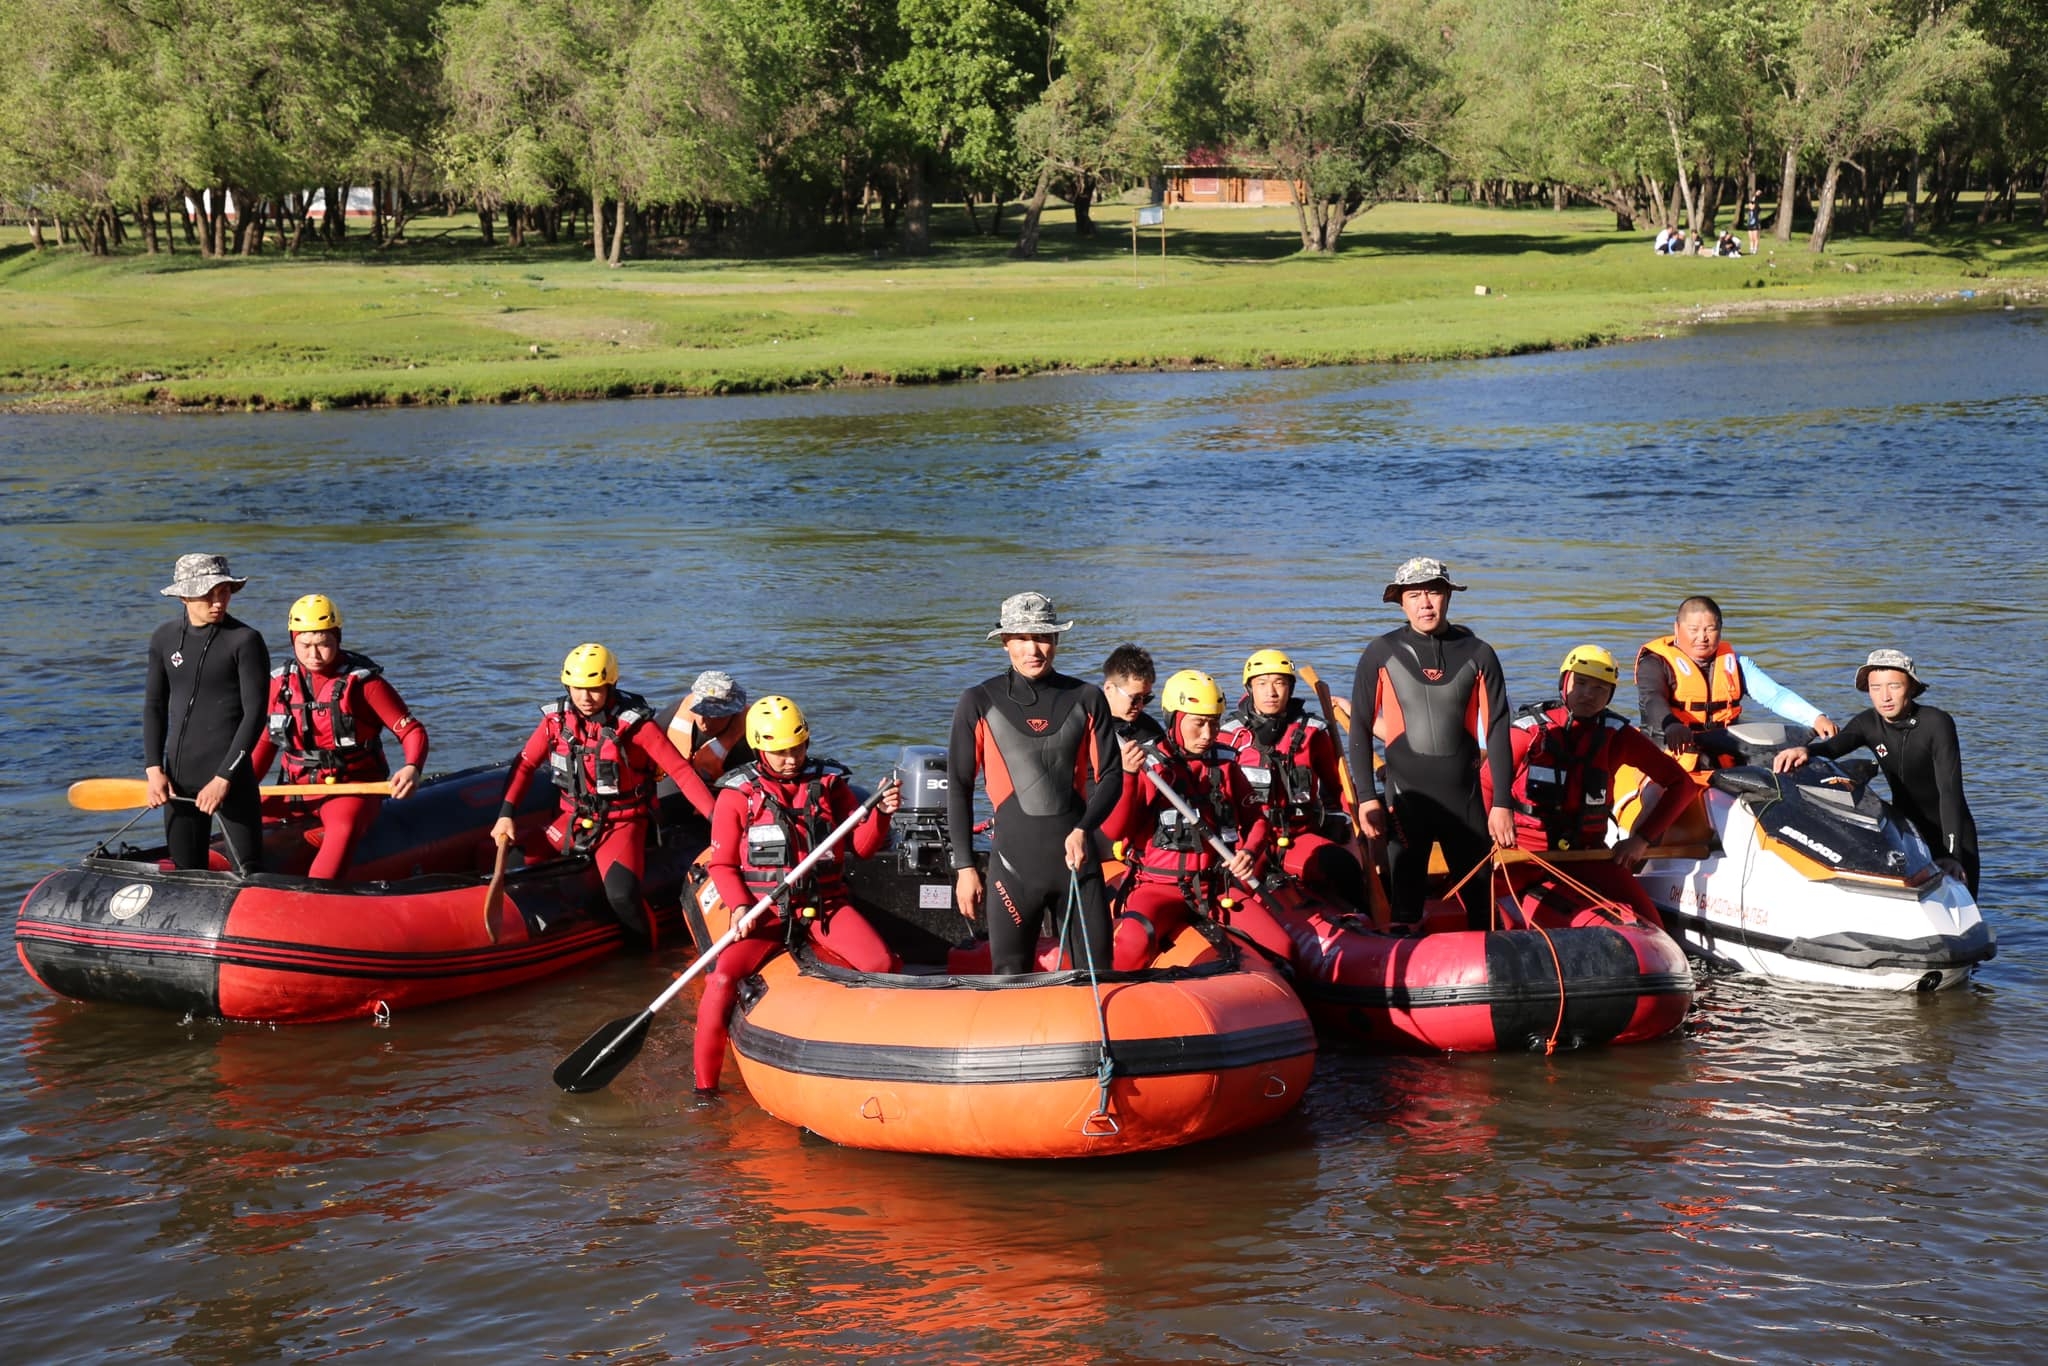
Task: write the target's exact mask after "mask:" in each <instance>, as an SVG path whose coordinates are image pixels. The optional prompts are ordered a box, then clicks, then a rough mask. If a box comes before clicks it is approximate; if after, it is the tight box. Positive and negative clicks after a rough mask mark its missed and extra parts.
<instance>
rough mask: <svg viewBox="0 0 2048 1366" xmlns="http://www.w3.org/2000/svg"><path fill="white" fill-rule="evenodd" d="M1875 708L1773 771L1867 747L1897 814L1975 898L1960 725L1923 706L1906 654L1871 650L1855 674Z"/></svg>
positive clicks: (1783, 757) (1780, 761) (1973, 837)
mask: <svg viewBox="0 0 2048 1366" xmlns="http://www.w3.org/2000/svg"><path fill="white" fill-rule="evenodd" d="M1856 686H1857V687H1858V688H1859V689H1861V690H1863V691H1865V692H1867V693H1868V694H1869V696H1870V706H1869V707H1868V708H1866V709H1865V710H1863V711H1860V712H1857V713H1856V714H1855V715H1854V716H1852V717H1850V718H1849V724H1848V725H1846V726H1843V727H1842V728H1841V729H1840V730H1838V731H1836V732H1835V733H1834V734H1833V735H1831V736H1828V737H1827V738H1825V739H1821V740H1815V741H1814V742H1813V743H1811V744H1809V745H1806V746H1804V747H1803V748H1800V747H1795V748H1792V749H1787V750H1781V751H1779V752H1778V753H1777V754H1775V755H1773V756H1772V757H1771V767H1772V768H1773V769H1775V770H1776V771H1777V772H1779V773H1789V772H1791V771H1792V770H1793V769H1795V768H1797V767H1799V766H1800V765H1801V764H1803V763H1805V762H1806V761H1807V759H1808V758H1815V759H1839V758H1841V757H1842V756H1843V755H1844V754H1848V753H1850V752H1852V751H1854V750H1857V749H1862V748H1868V749H1869V750H1870V751H1871V753H1873V754H1875V755H1876V756H1877V766H1878V767H1879V768H1880V769H1882V770H1883V771H1884V780H1885V782H1886V783H1887V784H1888V785H1890V787H1891V790H1892V807H1893V809H1894V810H1896V811H1897V812H1898V813H1899V814H1900V815H1902V816H1904V817H1905V818H1906V819H1907V820H1909V821H1911V822H1912V823H1913V828H1914V829H1916V830H1918V831H1919V832H1920V835H1921V838H1923V839H1925V840H1926V841H1927V845H1928V847H1929V848H1930V849H1932V850H1933V851H1934V858H1935V862H1937V863H1939V864H1940V865H1941V866H1942V870H1943V871H1944V872H1946V873H1947V874H1948V875H1949V876H1950V877H1955V878H1960V879H1961V880H1962V883H1963V885H1964V886H1965V887H1968V888H1969V889H1970V897H1971V899H1972V900H1975V899H1976V896H1977V873H1978V860H1977V821H1976V818H1975V817H1973V816H1971V815H1970V804H1969V802H1968V801H1966V800H1964V798H1963V750H1962V746H1961V745H1960V744H1959V743H1958V742H1957V740H1956V723H1955V718H1954V717H1952V716H1950V715H1949V714H1948V713H1947V712H1945V711H1942V710H1940V709H1939V708H1937V707H1923V706H1921V705H1920V703H1919V701H1918V700H1917V699H1918V698H1919V696H1920V694H1921V693H1923V692H1926V691H1927V684H1926V683H1924V682H1923V681H1921V678H1920V675H1919V673H1918V672H1916V671H1915V670H1914V668H1913V657H1912V656H1911V655H1909V654H1907V653H1906V652H1905V651H1903V650H1872V651H1871V652H1870V657H1869V658H1868V659H1866V660H1865V661H1864V662H1863V667H1862V668H1860V669H1858V670H1857V671H1856Z"/></svg>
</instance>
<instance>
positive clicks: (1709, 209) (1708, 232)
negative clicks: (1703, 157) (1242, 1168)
mask: <svg viewBox="0 0 2048 1366" xmlns="http://www.w3.org/2000/svg"><path fill="white" fill-rule="evenodd" d="M1699 199H1700V217H1699V228H1698V230H1697V232H1696V234H1695V235H1696V236H1698V237H1699V238H1700V240H1702V241H1705V240H1706V239H1708V238H1710V237H1712V236H1714V220H1716V219H1718V218H1719V217H1720V216H1721V175H1720V172H1718V171H1717V170H1715V168H1714V167H1713V166H1712V165H1711V164H1709V163H1707V162H1704V161H1703V162H1701V163H1700V188H1699Z"/></svg>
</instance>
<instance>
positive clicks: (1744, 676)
mask: <svg viewBox="0 0 2048 1366" xmlns="http://www.w3.org/2000/svg"><path fill="white" fill-rule="evenodd" d="M1744 698H1754V699H1755V700H1756V703H1757V705H1758V706H1760V707H1763V708H1764V709H1765V710H1766V711H1773V712H1776V713H1777V714H1778V715H1780V716H1782V717H1784V718H1785V719H1786V720H1787V721H1790V722H1792V723H1793V724H1794V725H1800V726H1811V727H1812V728H1813V733H1814V734H1815V735H1818V736H1819V737H1821V738H1822V739H1826V738H1827V737H1828V736H1830V735H1833V734H1834V733H1835V723H1834V722H1832V721H1830V720H1828V718H1827V717H1825V716H1823V715H1822V714H1821V710H1820V708H1819V707H1816V706H1814V705H1813V704H1812V703H1811V702H1808V701H1807V700H1806V699H1805V698H1803V697H1801V696H1800V695H1799V694H1798V693H1796V692H1793V691H1792V690H1791V689H1790V688H1787V687H1784V686H1782V685H1780V684H1779V683H1777V682H1776V681H1775V680H1774V679H1772V677H1771V676H1770V675H1769V674H1767V673H1765V672H1764V671H1763V669H1762V668H1761V667H1760V666H1759V665H1758V664H1757V662H1756V661H1755V660H1753V659H1751V658H1750V657H1749V656H1748V655H1743V654H1737V653H1736V652H1735V647H1734V646H1732V645H1730V644H1729V643H1728V642H1727V641H1725V640H1723V639H1722V638H1721V605H1720V604H1719V603H1717V602H1715V601H1714V600H1713V599H1712V598H1710V597H1707V596H1706V595H1705V594H1699V595H1696V596H1693V597H1690V598H1687V599H1686V600H1685V601H1684V602H1681V603H1679V604H1678V618H1677V620H1675V621H1673V622H1672V624H1671V634H1670V635H1668V636H1660V637H1658V638H1657V639H1656V640H1653V641H1650V642H1649V643H1648V644H1646V645H1644V646H1643V648H1642V649H1641V650H1639V651H1638V652H1637V653H1636V701H1637V703H1638V704H1639V705H1640V707H1641V709H1642V715H1643V729H1644V730H1646V731H1648V732H1649V733H1650V734H1651V735H1653V736H1656V737H1657V738H1659V739H1660V740H1662V741H1663V744H1664V748H1666V749H1668V750H1670V751H1671V752H1672V753H1673V754H1675V755H1677V756H1678V761H1679V763H1681V764H1683V765H1684V766H1685V767H1686V768H1688V769H1698V768H1731V767H1733V766H1734V765H1736V764H1738V763H1741V762H1742V758H1741V755H1740V754H1739V753H1738V752H1736V750H1735V749H1734V747H1733V746H1732V745H1730V744H1729V742H1728V739H1727V736H1726V731H1727V729H1728V727H1730V726H1732V725H1734V724H1735V723H1736V722H1738V721H1740V720H1741V719H1742V703H1743V699H1744Z"/></svg>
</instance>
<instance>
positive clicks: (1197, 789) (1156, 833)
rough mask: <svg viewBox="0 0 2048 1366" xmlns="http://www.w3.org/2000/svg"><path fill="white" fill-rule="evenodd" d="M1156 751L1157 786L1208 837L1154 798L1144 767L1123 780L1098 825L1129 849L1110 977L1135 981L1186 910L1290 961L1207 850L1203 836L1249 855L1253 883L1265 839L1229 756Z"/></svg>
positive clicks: (1283, 940)
mask: <svg viewBox="0 0 2048 1366" xmlns="http://www.w3.org/2000/svg"><path fill="white" fill-rule="evenodd" d="M1176 728H1177V723H1176V721H1175V720H1174V718H1171V717H1169V718H1168V720H1167V734H1168V735H1169V737H1170V736H1172V735H1173V734H1174V732H1175V730H1176ZM1159 750H1160V753H1162V754H1164V755H1166V756H1167V759H1168V761H1169V766H1168V772H1167V779H1166V781H1167V782H1168V783H1169V784H1170V785H1171V786H1172V788H1173V790H1174V791H1175V792H1177V793H1179V794H1180V796H1181V797H1182V799H1183V800H1185V801H1186V802H1187V804H1188V805H1189V806H1191V807H1193V808H1194V809H1195V814H1196V815H1198V816H1200V817H1201V818H1202V820H1203V822H1204V823H1205V824H1206V825H1207V826H1208V831H1204V830H1203V829H1201V828H1200V827H1194V828H1190V827H1189V826H1188V824H1187V823H1186V821H1185V820H1184V819H1183V818H1182V816H1181V814H1180V812H1179V811H1177V810H1175V809H1174V807H1173V804H1172V803H1171V802H1169V801H1167V800H1166V798H1165V797H1164V796H1162V795H1161V794H1160V792H1159V789H1158V787H1157V786H1156V785H1155V784H1156V781H1157V780H1156V779H1155V778H1154V777H1153V775H1152V772H1151V770H1150V769H1149V768H1148V769H1147V770H1145V771H1144V772H1142V773H1137V774H1126V775H1124V777H1125V781H1124V785H1123V792H1122V793H1121V794H1120V795H1119V796H1118V798H1117V803H1116V806H1115V808H1114V809H1113V810H1111V812H1110V814H1109V819H1108V820H1107V821H1105V822H1103V826H1102V830H1103V833H1104V834H1105V835H1107V836H1108V837H1109V838H1110V839H1112V840H1118V839H1120V840H1123V841H1124V842H1125V845H1126V848H1127V849H1135V850H1136V852H1135V853H1134V854H1131V853H1127V854H1126V858H1127V859H1128V861H1129V862H1130V864H1131V885H1130V892H1129V894H1128V895H1127V896H1126V897H1125V898H1124V908H1123V914H1122V915H1120V916H1118V917H1117V922H1116V938H1115V941H1114V943H1115V959H1114V966H1115V968H1116V970H1117V971H1118V972H1135V971H1137V970H1138V969H1139V968H1142V967H1144V966H1145V965H1146V964H1148V963H1150V962H1151V961H1152V960H1153V958H1154V957H1156V956H1157V955H1158V953H1159V946H1160V945H1162V944H1164V943H1165V942H1166V941H1168V940H1169V939H1171V938H1173V936H1174V934H1175V933H1177V932H1178V931H1179V930H1180V928H1181V927H1182V926H1183V925H1185V924H1187V920H1188V907H1189V903H1190V902H1194V903H1196V904H1197V905H1198V906H1199V907H1200V908H1201V909H1202V911H1203V912H1204V913H1205V914H1207V915H1208V916H1209V917H1210V918H1212V919H1214V920H1217V921H1219V922H1222V923H1226V924H1228V925H1229V926H1230V927H1231V928H1233V929H1235V930H1238V931H1240V932H1242V933H1244V934H1245V935H1247V936H1249V937H1250V938H1252V939H1253V940H1255V941H1257V942H1258V943H1259V944H1261V945H1263V946H1265V947H1266V948H1268V949H1270V950H1272V951H1273V952H1275V953H1277V954H1279V955H1280V956H1281V957H1282V958H1285V957H1286V956H1287V955H1288V953H1289V940H1288V937H1287V934H1286V932H1285V931H1283V930H1282V929H1281V928H1280V926H1279V924H1278V923H1277V922H1276V921H1275V920H1274V919H1273V917H1272V915H1271V914H1270V913H1269V912H1268V911H1267V910H1266V908H1265V907H1264V906H1263V905H1261V904H1260V903H1259V902H1258V900H1257V899H1256V898H1254V897H1253V896H1252V895H1251V894H1250V893H1249V892H1247V891H1245V890H1244V888H1242V887H1239V886H1236V885H1235V883H1234V881H1233V880H1232V878H1231V877H1230V874H1229V873H1227V872H1225V871H1224V870H1223V867H1222V865H1221V864H1220V863H1219V862H1218V860H1217V858H1216V853H1215V851H1214V850H1212V849H1211V848H1210V847H1209V844H1208V839H1207V834H1208V832H1209V831H1213V832H1216V833H1219V834H1221V835H1222V836H1223V840H1224V843H1226V844H1228V843H1230V842H1231V836H1232V834H1236V835H1237V836H1238V837H1239V838H1238V840H1237V845H1236V847H1237V848H1238V849H1240V850H1242V851H1244V852H1245V853H1248V854H1250V855H1251V856H1252V862H1253V865H1254V869H1255V871H1254V874H1253V876H1254V878H1256V877H1257V873H1256V868H1257V866H1258V865H1259V864H1260V863H1261V862H1263V860H1264V858H1265V855H1266V852H1267V847H1268V845H1269V844H1270V842H1271V839H1272V831H1271V828H1270V827H1269V826H1268V825H1267V824H1266V816H1265V813H1264V812H1263V811H1261V810H1260V809H1259V800H1258V798H1257V797H1256V796H1255V795H1254V794H1253V792H1252V786H1251V784H1250V783H1249V782H1248V781H1246V779H1245V776H1244V774H1243V773H1242V772H1241V771H1240V770H1239V768H1238V765H1237V760H1236V757H1235V752H1234V751H1232V750H1228V749H1224V748H1222V747H1221V746H1218V747H1216V748H1214V749H1211V750H1210V751H1209V752H1208V753H1206V754H1203V755H1199V756H1190V755H1187V754H1185V753H1183V752H1182V751H1181V749H1180V747H1179V745H1178V744H1176V743H1174V742H1173V741H1172V740H1171V739H1169V740H1167V741H1166V742H1164V743H1162V744H1161V745H1160V746H1159ZM1226 895H1228V896H1230V897H1231V899H1232V900H1233V901H1234V902H1235V905H1234V907H1233V908H1232V909H1230V910H1228V911H1226V910H1224V909H1223V907H1222V905H1221V901H1222V899H1223V897H1224V896H1226Z"/></svg>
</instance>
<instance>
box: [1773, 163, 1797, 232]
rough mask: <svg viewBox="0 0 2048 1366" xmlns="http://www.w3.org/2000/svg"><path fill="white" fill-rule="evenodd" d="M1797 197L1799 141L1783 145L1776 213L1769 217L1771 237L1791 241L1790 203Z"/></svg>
mask: <svg viewBox="0 0 2048 1366" xmlns="http://www.w3.org/2000/svg"><path fill="white" fill-rule="evenodd" d="M1798 197H1799V140H1798V139H1797V138H1794V139H1793V140H1792V141H1791V142H1788V143H1786V144H1785V169H1784V171H1783V172H1782V173H1781V174H1780V175H1779V176H1778V211H1777V213H1775V214H1773V215H1772V217H1771V236H1773V237H1775V238H1777V239H1778V240H1779V241H1780V242H1790V241H1791V240H1792V203H1793V201H1794V200H1795V199H1797V198H1798Z"/></svg>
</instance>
